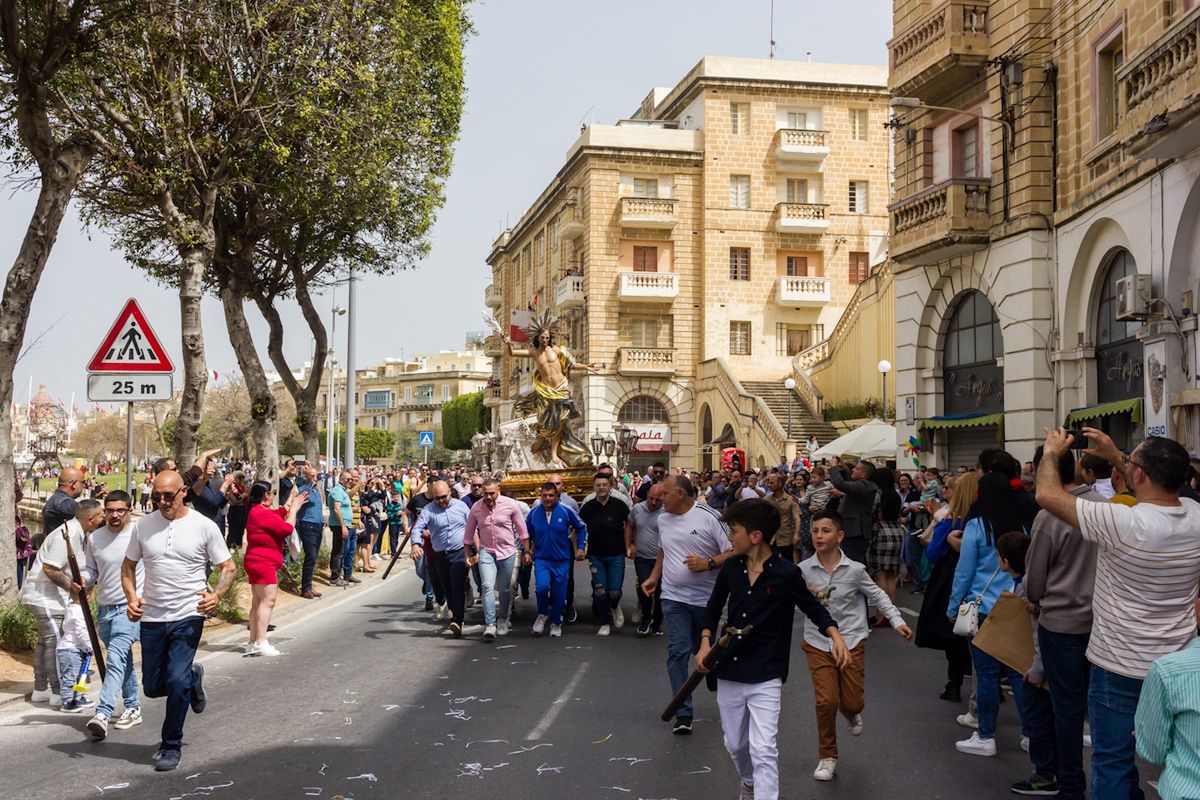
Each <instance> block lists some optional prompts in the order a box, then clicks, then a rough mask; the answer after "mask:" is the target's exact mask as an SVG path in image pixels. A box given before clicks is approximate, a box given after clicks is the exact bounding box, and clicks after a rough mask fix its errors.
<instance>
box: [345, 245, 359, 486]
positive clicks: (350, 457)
mask: <svg viewBox="0 0 1200 800" xmlns="http://www.w3.org/2000/svg"><path fill="white" fill-rule="evenodd" d="M356 294H357V292H356V291H355V288H354V269H353V268H351V270H350V289H349V296H348V297H347V300H346V468H347V469H349V468H350V467H353V466H354V425H355V412H356V411H357V410H358V409H356V408H355V407H354V390H355V386H354V378H355V375H354V338H355V337H354V328H355V325H354V297H355V295H356Z"/></svg>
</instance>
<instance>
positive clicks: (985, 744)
mask: <svg viewBox="0 0 1200 800" xmlns="http://www.w3.org/2000/svg"><path fill="white" fill-rule="evenodd" d="M954 747H955V748H956V749H957V750H958V752H960V753H966V754H968V755H972V756H994V755H996V740H995V739H984V738H982V737H980V735H979V731H975V732H974V733H972V734H971V738H969V739H963V740H962V741H961V742H955V743H954Z"/></svg>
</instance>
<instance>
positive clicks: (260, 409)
mask: <svg viewBox="0 0 1200 800" xmlns="http://www.w3.org/2000/svg"><path fill="white" fill-rule="evenodd" d="M244 302H245V301H244V300H243V297H242V293H241V291H240V290H239V284H238V282H237V281H236V280H229V281H227V282H226V285H224V286H223V287H221V305H222V307H223V308H224V309H225V325H226V327H227V328H228V329H229V343H230V344H232V345H233V352H234V353H236V354H237V361H238V368H239V369H241V371H242V377H243V378H244V379H245V381H246V390H247V391H248V392H249V394H250V425H251V429H250V435H251V438H252V439H253V442H254V452H255V459H256V463H255V466H256V468H257V479H258V480H260V481H270V482H271V484H272V485H274V484H275V480H276V477H277V475H278V469H277V467H278V466H279V429H278V425H277V424H276V423H277V409H276V405H275V396H274V395H273V394H271V385H270V383H269V382H268V381H267V374H266V371H265V370H264V369H263V365H262V361H261V360H260V359H259V357H258V351H257V350H256V349H255V348H254V338H253V337H252V336H251V335H250V326H249V324H248V323H247V322H246V310H245V307H244Z"/></svg>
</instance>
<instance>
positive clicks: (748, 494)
mask: <svg viewBox="0 0 1200 800" xmlns="http://www.w3.org/2000/svg"><path fill="white" fill-rule="evenodd" d="M766 496H767V492H766V490H765V489H763V488H762V487H761V486H759V485H758V473H755V472H747V473H746V485H745V486H743V487H742V488H741V490H740V491H739V492H738V500H761V499H762V498H764V497H766Z"/></svg>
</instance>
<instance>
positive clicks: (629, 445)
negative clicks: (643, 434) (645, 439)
mask: <svg viewBox="0 0 1200 800" xmlns="http://www.w3.org/2000/svg"><path fill="white" fill-rule="evenodd" d="M617 436H618V437H619V439H620V442H619V443H620V445H621V457H622V459H623V460H624V462H625V463H624V464H623V465H622V467H621V468H622V469H623V470H625V471H628V470H629V462H630V461H631V460H632V459H633V453H634V451H635V450H636V449H637V443H638V434H637V431H635V430H634V429H633V428H631V427H629V426H628V425H622V426H621V429H620V430H619V431H617Z"/></svg>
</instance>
